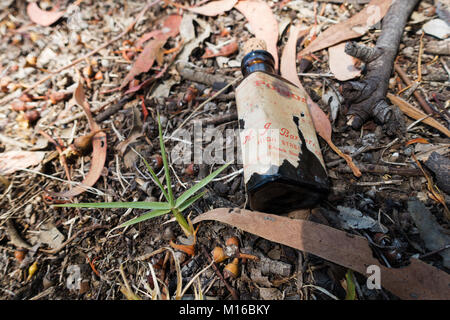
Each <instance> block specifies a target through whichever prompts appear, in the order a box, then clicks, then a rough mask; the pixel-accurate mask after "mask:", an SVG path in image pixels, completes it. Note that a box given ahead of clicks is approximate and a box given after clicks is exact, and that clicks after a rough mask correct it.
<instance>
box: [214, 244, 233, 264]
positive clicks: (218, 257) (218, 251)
mask: <svg viewBox="0 0 450 320" xmlns="http://www.w3.org/2000/svg"><path fill="white" fill-rule="evenodd" d="M212 256H213V259H214V262H215V263H220V262H222V261H225V260H226V259H228V258H229V257H228V256H227V255H226V254H225V251H224V250H223V248H221V247H215V248H214V250H213V251H212Z"/></svg>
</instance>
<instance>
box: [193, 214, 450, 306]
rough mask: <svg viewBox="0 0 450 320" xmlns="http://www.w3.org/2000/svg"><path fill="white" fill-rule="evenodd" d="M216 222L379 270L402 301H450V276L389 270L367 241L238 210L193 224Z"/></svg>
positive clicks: (415, 266)
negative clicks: (372, 266) (206, 221)
mask: <svg viewBox="0 0 450 320" xmlns="http://www.w3.org/2000/svg"><path fill="white" fill-rule="evenodd" d="M204 220H214V221H219V222H222V223H226V224H229V225H231V226H233V227H236V228H239V229H241V230H243V231H245V232H249V233H252V234H255V235H257V236H259V237H262V238H265V239H267V240H270V241H274V242H278V243H281V244H283V245H286V246H290V247H292V248H295V249H298V250H301V251H304V252H308V253H311V254H314V255H316V256H318V257H321V258H323V259H325V260H328V261H331V262H333V263H336V264H339V265H341V266H344V267H346V268H349V269H352V270H354V271H356V272H359V273H360V274H362V275H365V276H367V275H368V274H367V267H368V266H370V265H376V266H378V267H379V268H380V276H381V279H382V280H381V285H382V286H383V287H384V288H385V289H387V290H389V291H391V292H392V293H393V294H395V295H397V296H398V297H400V298H401V299H407V300H410V299H416V300H417V299H418V300H424V299H438V300H441V299H444V300H448V299H450V291H449V290H448V288H449V286H450V275H449V274H447V273H446V272H444V271H441V270H439V269H437V268H435V267H433V266H431V265H429V264H427V263H425V262H422V261H421V260H418V259H411V260H410V264H409V265H408V266H406V267H402V268H387V267H385V266H383V265H381V263H380V262H379V261H378V260H377V259H376V258H374V256H373V253H372V250H371V249H370V247H369V244H368V242H367V239H366V238H364V237H361V236H357V235H354V234H352V235H350V234H348V233H347V232H344V231H341V230H338V229H334V228H332V227H329V226H326V225H322V224H319V223H315V222H312V221H307V220H295V219H290V218H287V217H283V216H278V215H273V214H267V213H263V212H257V211H250V210H241V209H238V208H234V209H232V208H219V209H214V210H211V211H208V212H206V213H204V214H201V215H199V216H197V217H196V218H195V219H194V220H193V223H198V222H200V221H204ZM280 231H282V232H280Z"/></svg>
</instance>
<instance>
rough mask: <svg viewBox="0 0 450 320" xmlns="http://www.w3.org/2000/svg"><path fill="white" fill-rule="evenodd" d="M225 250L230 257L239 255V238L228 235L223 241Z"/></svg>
mask: <svg viewBox="0 0 450 320" xmlns="http://www.w3.org/2000/svg"><path fill="white" fill-rule="evenodd" d="M225 244H226V247H225V252H226V254H227V255H228V256H230V257H237V256H239V239H238V238H237V237H230V238H228V239H227V240H226V242H225Z"/></svg>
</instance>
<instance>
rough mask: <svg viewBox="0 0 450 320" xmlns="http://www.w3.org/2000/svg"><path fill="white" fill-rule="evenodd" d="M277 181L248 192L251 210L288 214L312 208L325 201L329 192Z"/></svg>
mask: <svg viewBox="0 0 450 320" xmlns="http://www.w3.org/2000/svg"><path fill="white" fill-rule="evenodd" d="M281 180H282V179H275V180H273V181H268V182H265V183H263V184H260V186H259V187H257V188H253V190H248V193H249V202H250V203H249V205H250V209H251V210H254V211H262V212H267V213H275V214H281V213H287V212H289V211H293V210H297V209H305V208H312V207H314V206H315V205H317V204H318V203H320V202H321V201H322V200H323V199H325V197H326V194H327V193H328V190H326V189H318V188H313V187H312V186H310V185H301V184H298V183H296V184H292V183H289V182H288V181H281Z"/></svg>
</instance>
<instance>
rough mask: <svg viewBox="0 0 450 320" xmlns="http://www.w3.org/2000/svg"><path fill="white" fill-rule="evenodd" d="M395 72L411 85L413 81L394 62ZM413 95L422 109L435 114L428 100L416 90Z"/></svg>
mask: <svg viewBox="0 0 450 320" xmlns="http://www.w3.org/2000/svg"><path fill="white" fill-rule="evenodd" d="M394 69H395V72H397V74H398V75H399V77H400V78H401V79H402V80H403V82H404V83H405V84H406V85H407V86H408V87H410V86H412V85H413V82H412V81H411V79H409V77H408V75H407V74H406V72H405V71H404V70H403V69H402V67H400V66H399V65H398V64H397V63H395V64H394ZM413 95H414V97H415V98H416V99H417V102H418V103H419V105H420V106H421V107H422V109H423V110H424V111H425V112H426V113H428V114H435V113H436V111H434V110H433V109H432V108H431V107H430V106H429V104H428V102H427V101H426V100H425V99H424V97H423V96H422V95H421V94H420V92H418V91H417V90H416V91H414V93H413Z"/></svg>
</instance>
